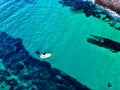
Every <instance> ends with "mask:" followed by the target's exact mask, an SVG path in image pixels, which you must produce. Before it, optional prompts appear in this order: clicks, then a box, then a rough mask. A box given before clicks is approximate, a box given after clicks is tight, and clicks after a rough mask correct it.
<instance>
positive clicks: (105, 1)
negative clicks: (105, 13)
mask: <svg viewBox="0 0 120 90" xmlns="http://www.w3.org/2000/svg"><path fill="white" fill-rule="evenodd" d="M95 3H97V4H98V5H100V6H103V7H105V8H108V9H111V10H113V11H115V12H116V13H117V14H119V15H120V0H95Z"/></svg>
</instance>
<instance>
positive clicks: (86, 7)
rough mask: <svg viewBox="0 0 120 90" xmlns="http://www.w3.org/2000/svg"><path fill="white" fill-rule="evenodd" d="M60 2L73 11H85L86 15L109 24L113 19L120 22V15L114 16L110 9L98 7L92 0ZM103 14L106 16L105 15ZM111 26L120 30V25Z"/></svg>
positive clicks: (63, 0)
mask: <svg viewBox="0 0 120 90" xmlns="http://www.w3.org/2000/svg"><path fill="white" fill-rule="evenodd" d="M59 3H60V4H62V5H63V6H68V7H70V8H71V10H72V11H73V12H80V13H81V12H83V13H84V14H85V15H86V17H90V16H93V17H95V18H99V19H101V20H103V21H104V22H107V23H108V24H109V23H110V22H111V21H112V22H118V23H120V19H119V17H116V16H113V15H112V14H111V13H110V12H109V11H107V10H105V9H102V8H100V7H98V5H96V4H94V3H92V1H89V0H60V1H59ZM103 15H104V16H105V17H103ZM109 25H110V24H109ZM110 26H111V25H110ZM111 27H113V28H115V29H117V30H120V26H119V27H116V26H111Z"/></svg>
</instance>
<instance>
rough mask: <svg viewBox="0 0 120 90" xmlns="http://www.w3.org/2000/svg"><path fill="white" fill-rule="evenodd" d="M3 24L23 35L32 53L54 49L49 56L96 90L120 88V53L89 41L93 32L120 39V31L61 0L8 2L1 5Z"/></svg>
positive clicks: (7, 29) (6, 29) (4, 28)
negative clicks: (64, 3)
mask: <svg viewBox="0 0 120 90" xmlns="http://www.w3.org/2000/svg"><path fill="white" fill-rule="evenodd" d="M0 8H1V9H0V12H1V14H0V20H1V23H0V27H1V29H0V30H1V31H6V32H7V33H8V34H9V35H11V36H13V37H19V38H22V40H23V44H24V46H25V47H26V49H27V50H28V51H29V52H30V54H31V55H32V56H34V57H35V58H38V59H39V56H38V55H36V53H35V51H36V50H39V51H40V52H51V53H52V57H51V58H49V59H46V61H48V62H50V63H51V64H52V65H53V66H54V67H57V68H59V69H61V70H62V71H64V72H66V73H68V74H69V75H71V76H73V77H75V78H76V79H77V80H78V81H80V82H82V83H83V84H86V85H87V86H88V87H90V88H92V89H94V90H101V89H102V90H108V87H107V83H108V82H111V83H112V87H111V88H109V89H110V90H119V89H120V87H119V86H120V82H119V79H120V76H119V66H120V62H119V58H120V53H112V52H110V51H109V50H107V49H104V48H101V47H98V46H95V45H92V44H90V43H88V42H86V38H87V37H88V36H89V35H90V34H95V35H100V36H104V37H108V38H110V39H112V40H116V41H118V42H119V41H120V38H119V37H120V34H119V33H120V32H119V31H117V30H115V29H113V28H111V27H110V26H109V25H108V24H106V23H105V22H103V21H101V20H99V19H96V18H93V17H90V18H86V17H85V15H84V14H75V13H72V12H71V11H70V10H69V8H68V7H62V5H60V4H59V3H58V0H52V1H50V0H39V1H38V2H37V3H36V4H28V3H25V2H7V3H6V4H2V5H1V6H0Z"/></svg>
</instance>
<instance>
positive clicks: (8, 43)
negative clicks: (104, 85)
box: [0, 32, 90, 90]
mask: <svg viewBox="0 0 120 90" xmlns="http://www.w3.org/2000/svg"><path fill="white" fill-rule="evenodd" d="M0 61H1V65H3V67H4V68H0V88H2V90H4V88H6V87H7V86H8V87H9V88H8V89H6V90H90V89H89V88H88V87H87V86H85V85H83V84H81V83H80V82H78V81H77V80H76V79H74V78H72V77H71V76H69V75H67V74H66V73H64V72H62V71H61V70H59V69H56V68H53V67H52V66H51V65H50V64H49V63H48V62H45V61H41V60H38V59H35V58H33V57H32V56H30V55H29V52H28V51H27V50H26V49H25V47H24V46H23V45H22V40H21V39H20V38H13V37H11V36H9V35H8V34H7V33H5V32H0Z"/></svg>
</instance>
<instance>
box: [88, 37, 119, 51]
mask: <svg viewBox="0 0 120 90" xmlns="http://www.w3.org/2000/svg"><path fill="white" fill-rule="evenodd" d="M90 36H91V37H88V38H87V41H88V42H89V43H92V44H95V45H98V46H100V47H104V48H107V49H109V50H111V51H112V52H114V53H116V52H120V43H119V42H116V41H113V40H110V39H108V38H104V37H101V36H95V35H90Z"/></svg>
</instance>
